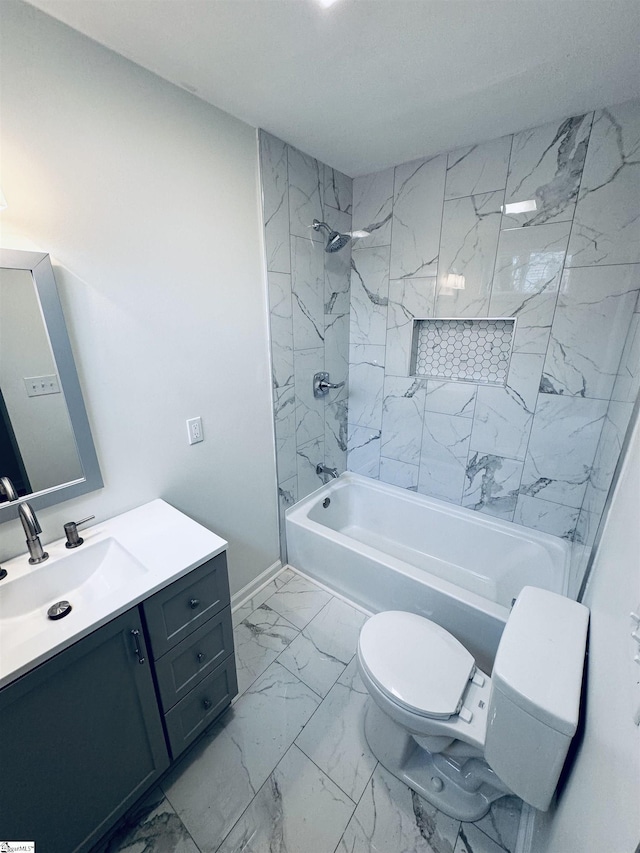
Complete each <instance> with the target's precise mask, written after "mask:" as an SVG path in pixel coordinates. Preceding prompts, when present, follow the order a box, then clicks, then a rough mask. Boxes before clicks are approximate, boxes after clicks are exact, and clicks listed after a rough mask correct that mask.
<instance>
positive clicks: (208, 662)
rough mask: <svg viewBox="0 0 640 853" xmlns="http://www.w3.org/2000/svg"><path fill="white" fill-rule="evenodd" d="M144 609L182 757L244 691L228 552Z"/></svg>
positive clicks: (161, 692)
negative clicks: (237, 654)
mask: <svg viewBox="0 0 640 853" xmlns="http://www.w3.org/2000/svg"><path fill="white" fill-rule="evenodd" d="M142 610H143V613H144V617H145V621H146V626H147V632H148V637H149V644H150V647H151V654H152V657H153V658H154V664H153V666H154V669H155V675H156V683H157V685H158V698H159V701H160V705H161V707H162V710H163V712H164V722H165V728H166V732H167V739H168V741H169V749H170V751H171V756H172V758H173V759H176V758H177V757H178V756H179V755H180V753H181V752H183V750H185V749H186V748H187V746H189V744H191V743H192V742H193V741H194V740H195V739H196V738H197V737H198V735H199V734H200V733H201V732H203V731H204V730H205V729H206V728H207V727H208V726H209V725H210V724H211V723H212V722H213V721H214V720H215V718H216V717H218V716H219V715H220V714H221V713H222V711H223V710H224V709H225V708H226V707H227V705H229V704H230V702H231V700H232V699H233V697H234V696H235V694H236V693H237V692H238V682H237V677H236V666H235V658H234V654H233V628H232V625H231V607H230V598H229V579H228V575H227V558H226V554H225V553H224V552H223V553H221V554H218V555H217V556H216V557H214V558H213V559H212V560H208V561H207V562H206V563H204V564H203V565H202V566H199V567H198V568H197V569H194V570H193V571H192V572H190V573H189V574H188V575H185V576H184V577H183V578H180V579H179V580H177V581H175V582H174V583H172V584H171V585H170V586H168V587H166V588H165V589H162V590H160V592H157V593H156V594H155V595H152V596H151V597H150V598H148V599H147V600H146V601H144V602H143V603H142Z"/></svg>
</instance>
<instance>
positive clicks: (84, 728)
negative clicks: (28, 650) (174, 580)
mask: <svg viewBox="0 0 640 853" xmlns="http://www.w3.org/2000/svg"><path fill="white" fill-rule="evenodd" d="M132 631H138V632H139V633H138V634H137V636H134V635H133V634H132ZM136 640H137V641H138V644H139V649H140V656H144V657H145V658H147V659H146V660H145V662H144V663H143V664H142V665H141V664H140V663H139V656H138V654H137V653H136V650H135V641H136ZM168 765H169V757H168V753H167V748H166V744H165V740H164V736H163V732H162V723H161V720H160V713H159V710H158V706H157V702H156V698H155V693H154V688H153V680H152V677H151V671H150V666H149V661H148V657H147V655H146V650H145V648H144V645H143V637H142V626H141V622H140V616H139V613H138V610H137V608H134V609H133V610H130V611H129V612H128V613H125V614H123V615H122V616H119V617H118V618H117V619H115V620H114V621H113V622H110V623H109V624H107V625H105V626H104V627H102V628H100V629H98V630H97V631H95V632H94V633H93V634H90V635H89V636H88V637H85V638H84V639H83V640H80V641H79V642H78V643H76V644H75V645H73V646H71V647H70V648H69V649H66V650H65V651H63V652H61V653H60V654H59V655H57V656H56V657H54V658H52V659H51V660H49V661H46V662H45V663H43V664H42V665H41V666H39V667H37V668H36V669H35V670H33V672H30V673H28V674H27V675H25V676H24V677H23V678H21V679H19V680H18V681H16V682H15V683H14V684H11V685H9V686H8V687H6V688H5V689H4V690H3V691H2V692H0V768H1V770H0V837H2V838H13V839H17V840H27V841H35V842H36V850H38V851H40V853H70V851H84V850H87V849H88V848H89V847H90V846H91V845H92V844H93V843H95V842H96V841H97V840H98V839H99V838H100V836H101V835H102V834H103V833H104V832H106V831H107V830H108V829H109V827H110V826H111V825H112V824H113V823H114V822H115V821H116V820H117V819H118V818H119V817H120V816H121V815H122V814H123V813H124V812H125V811H126V809H127V808H129V807H130V806H131V805H132V804H133V803H134V802H135V801H136V800H137V799H138V798H139V797H140V796H141V795H142V794H143V793H144V792H145V790H146V789H147V788H148V787H149V786H150V785H151V784H152V783H153V782H154V781H155V780H156V779H157V778H158V777H159V776H160V775H161V773H162V772H163V771H164V770H165V769H166V768H167V767H168Z"/></svg>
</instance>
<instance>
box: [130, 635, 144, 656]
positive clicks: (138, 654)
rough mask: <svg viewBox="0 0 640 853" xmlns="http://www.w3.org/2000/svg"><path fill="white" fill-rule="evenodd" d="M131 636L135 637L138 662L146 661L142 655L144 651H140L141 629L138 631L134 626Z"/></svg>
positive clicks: (134, 642)
mask: <svg viewBox="0 0 640 853" xmlns="http://www.w3.org/2000/svg"><path fill="white" fill-rule="evenodd" d="M131 636H132V637H133V644H134V648H135V652H136V655H137V657H138V663H144V657H143V655H142V652H141V651H140V641H139V640H138V637H139V636H140V631H138V629H137V628H133V629H132V630H131Z"/></svg>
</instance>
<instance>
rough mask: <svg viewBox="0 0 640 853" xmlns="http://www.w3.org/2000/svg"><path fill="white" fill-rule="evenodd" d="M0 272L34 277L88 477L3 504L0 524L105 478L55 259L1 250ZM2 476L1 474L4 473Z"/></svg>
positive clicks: (91, 488)
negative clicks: (24, 507)
mask: <svg viewBox="0 0 640 853" xmlns="http://www.w3.org/2000/svg"><path fill="white" fill-rule="evenodd" d="M0 268H3V269H13V270H26V271H27V272H29V273H31V276H32V277H33V283H34V285H35V288H36V292H37V294H38V299H39V301H40V308H41V311H42V316H43V320H44V323H45V327H46V330H47V334H48V335H49V342H50V344H51V349H52V351H53V357H54V359H55V363H56V369H57V372H58V378H59V381H60V385H61V387H62V391H63V393H64V397H65V400H66V403H67V409H68V411H69V418H70V420H71V427H72V429H73V434H74V436H75V440H76V447H77V450H78V456H79V457H80V464H81V466H82V470H83V472H84V477H83V478H82V479H78V480H72V481H71V482H69V483H62V484H61V485H59V486H52V487H51V488H49V489H44V490H42V491H40V492H33V493H32V494H30V495H25V496H24V497H21V498H19V499H18V500H17V501H12V502H11V503H10V504H9V503H2V504H0V523H1V522H3V521H9V520H10V519H12V518H17V517H18V506H19V504H20V503H24V502H25V501H29V503H30V504H31V505H32V506H33V507H34V508H35V509H40V508H42V507H46V506H52V505H53V504H57V503H61V502H62V501H68V500H71V499H72V498H76V497H78V496H79V495H84V494H86V493H87V492H92V491H94V490H96V489H100V488H102V486H103V485H104V484H103V481H102V474H101V473H100V466H99V464H98V457H97V454H96V449H95V446H94V443H93V437H92V435H91V428H90V426H89V418H88V416H87V410H86V408H85V405H84V399H83V397H82V390H81V388H80V380H79V379H78V372H77V370H76V365H75V361H74V358H73V352H72V350H71V341H70V340H69V335H68V332H67V326H66V324H65V320H64V314H63V312H62V304H61V302H60V297H59V295H58V288H57V286H56V280H55V277H54V274H53V267H52V265H51V258H50V257H49V255H48V254H45V253H42V252H25V251H22V250H20V249H0ZM0 476H1V472H0Z"/></svg>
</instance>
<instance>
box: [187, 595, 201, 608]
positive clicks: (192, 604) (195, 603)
mask: <svg viewBox="0 0 640 853" xmlns="http://www.w3.org/2000/svg"><path fill="white" fill-rule="evenodd" d="M199 605H200V600H199V599H198V598H192V599H191V601H190V602H189V607H190V608H191V609H192V610H195V609H196V607H199Z"/></svg>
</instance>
